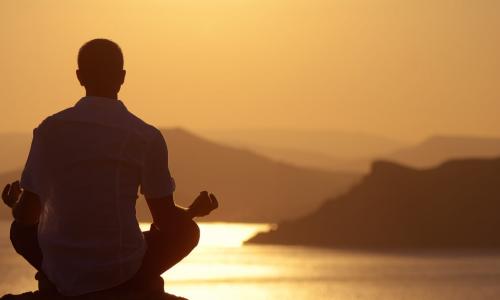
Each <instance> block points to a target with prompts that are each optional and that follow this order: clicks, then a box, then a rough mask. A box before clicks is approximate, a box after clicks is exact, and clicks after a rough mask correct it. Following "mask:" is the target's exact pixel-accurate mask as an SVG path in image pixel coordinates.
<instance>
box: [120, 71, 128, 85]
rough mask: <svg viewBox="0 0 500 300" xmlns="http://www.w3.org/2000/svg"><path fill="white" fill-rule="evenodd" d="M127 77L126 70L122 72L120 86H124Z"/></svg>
mask: <svg viewBox="0 0 500 300" xmlns="http://www.w3.org/2000/svg"><path fill="white" fill-rule="evenodd" d="M126 75H127V71H126V70H121V73H120V84H123V83H124V82H125V76H126Z"/></svg>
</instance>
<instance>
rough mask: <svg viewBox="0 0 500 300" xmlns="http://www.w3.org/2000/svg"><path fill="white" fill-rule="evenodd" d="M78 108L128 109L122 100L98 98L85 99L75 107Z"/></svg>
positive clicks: (88, 97) (89, 97)
mask: <svg viewBox="0 0 500 300" xmlns="http://www.w3.org/2000/svg"><path fill="white" fill-rule="evenodd" d="M78 106H96V107H117V108H122V109H126V107H125V104H123V102H122V101H121V100H116V99H112V98H106V97H98V96H86V97H83V98H81V99H80V100H79V101H78V102H77V103H76V105H75V107H78Z"/></svg>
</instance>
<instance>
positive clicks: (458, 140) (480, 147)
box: [387, 136, 500, 168]
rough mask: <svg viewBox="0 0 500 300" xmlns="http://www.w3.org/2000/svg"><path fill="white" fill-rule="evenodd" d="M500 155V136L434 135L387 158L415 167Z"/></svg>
mask: <svg viewBox="0 0 500 300" xmlns="http://www.w3.org/2000/svg"><path fill="white" fill-rule="evenodd" d="M497 156H500V138H484V137H472V136H434V137H431V138H429V139H427V140H425V141H423V142H422V143H420V144H418V145H416V146H413V147H409V148H405V149H401V150H399V151H397V152H395V153H392V154H390V155H389V156H388V157H387V158H388V159H390V160H392V161H395V162H399V163H402V164H407V165H410V166H414V167H420V168H425V167H431V166H435V165H438V164H440V163H442V162H444V161H446V160H450V159H464V158H493V157H497Z"/></svg>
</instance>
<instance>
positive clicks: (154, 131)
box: [127, 111, 161, 139]
mask: <svg viewBox="0 0 500 300" xmlns="http://www.w3.org/2000/svg"><path fill="white" fill-rule="evenodd" d="M127 114H128V119H129V122H128V123H129V125H130V126H131V128H132V129H133V130H134V131H136V132H138V133H140V134H141V135H145V136H147V137H149V138H151V139H154V138H157V137H158V136H159V135H161V131H160V130H159V129H158V128H156V127H155V126H153V125H151V124H149V123H147V122H146V121H144V120H143V119H141V118H139V117H138V116H136V115H135V114H133V113H131V112H130V111H127Z"/></svg>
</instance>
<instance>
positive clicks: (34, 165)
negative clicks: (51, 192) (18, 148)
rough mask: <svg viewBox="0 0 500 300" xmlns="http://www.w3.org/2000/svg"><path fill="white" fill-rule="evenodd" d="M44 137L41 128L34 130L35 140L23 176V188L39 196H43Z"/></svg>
mask: <svg viewBox="0 0 500 300" xmlns="http://www.w3.org/2000/svg"><path fill="white" fill-rule="evenodd" d="M42 151H43V149H42V136H41V134H40V130H39V128H36V129H34V130H33V140H32V141H31V148H30V152H29V155H28V159H27V161H26V165H25V166H24V170H23V173H22V175H21V181H20V185H21V188H22V189H24V190H27V191H30V192H32V193H34V194H37V195H39V196H42V195H43V186H44V185H43V183H42V180H43V178H44V175H43V174H42V172H43V169H44V168H43V166H42V165H43V157H42Z"/></svg>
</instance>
